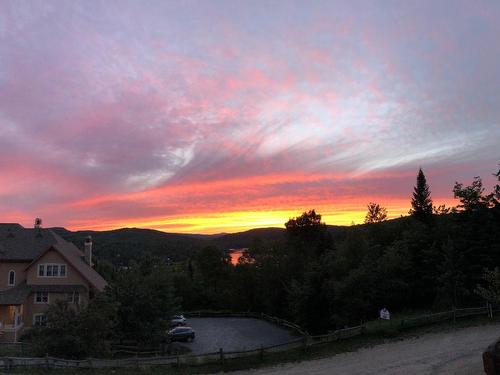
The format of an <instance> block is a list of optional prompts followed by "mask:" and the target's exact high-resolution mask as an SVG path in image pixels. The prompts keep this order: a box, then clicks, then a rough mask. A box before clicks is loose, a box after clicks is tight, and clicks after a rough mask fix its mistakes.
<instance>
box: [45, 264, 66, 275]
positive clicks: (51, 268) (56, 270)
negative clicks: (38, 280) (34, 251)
mask: <svg viewBox="0 0 500 375" xmlns="http://www.w3.org/2000/svg"><path fill="white" fill-rule="evenodd" d="M66 271H67V268H66V265H65V264H52V263H50V264H39V265H38V277H66Z"/></svg>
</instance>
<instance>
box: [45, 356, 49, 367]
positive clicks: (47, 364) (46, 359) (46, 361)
mask: <svg viewBox="0 0 500 375" xmlns="http://www.w3.org/2000/svg"><path fill="white" fill-rule="evenodd" d="M45 367H47V370H50V363H49V353H45Z"/></svg>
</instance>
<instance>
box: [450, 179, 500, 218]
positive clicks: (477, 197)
mask: <svg viewBox="0 0 500 375" xmlns="http://www.w3.org/2000/svg"><path fill="white" fill-rule="evenodd" d="M483 192H484V188H483V181H482V180H481V177H479V176H476V177H474V181H472V184H471V185H469V186H465V187H464V186H463V184H461V183H458V182H455V186H454V187H453V196H454V197H455V198H458V199H459V200H460V203H461V204H459V205H458V208H460V209H462V210H463V211H465V212H472V211H477V210H478V209H481V208H485V207H488V206H489V205H490V204H491V201H492V198H493V195H492V194H490V195H487V196H483Z"/></svg>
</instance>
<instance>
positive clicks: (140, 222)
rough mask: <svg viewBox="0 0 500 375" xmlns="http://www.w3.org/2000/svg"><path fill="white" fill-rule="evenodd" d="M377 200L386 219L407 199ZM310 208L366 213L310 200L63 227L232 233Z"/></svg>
mask: <svg viewBox="0 0 500 375" xmlns="http://www.w3.org/2000/svg"><path fill="white" fill-rule="evenodd" d="M358 201H359V200H358ZM363 201H364V199H363ZM366 201H367V202H369V201H370V199H367V200H366ZM373 201H377V200H373ZM377 202H378V201H377ZM450 203H453V202H452V201H446V202H445V204H446V205H447V206H449V205H450ZM380 204H381V205H382V206H384V207H386V208H387V210H388V218H389V219H393V218H397V217H400V216H406V215H408V210H409V202H408V200H407V199H405V200H393V201H392V202H391V203H389V204H383V203H382V202H381V201H380ZM440 204H441V203H440ZM310 209H315V210H316V212H317V213H319V214H321V215H322V221H323V222H325V223H326V224H329V225H352V224H353V223H354V224H362V223H363V221H364V218H365V215H366V205H365V204H363V205H359V204H353V203H346V204H345V205H344V207H341V206H340V205H339V204H334V205H326V204H322V205H318V204H317V205H313V204H311V206H310V207H308V208H295V209H276V210H266V209H262V210H248V211H244V210H241V211H224V212H200V213H190V214H186V215H176V216H170V217H150V218H138V219H132V220H116V221H111V220H108V221H102V220H99V221H97V220H96V221H95V222H91V221H87V222H78V223H74V224H70V225H68V226H67V228H68V229H70V230H101V231H102V230H112V229H118V228H124V227H128V228H131V227H134V228H144V229H155V230H159V231H164V232H171V233H191V234H193V233H198V234H216V233H235V232H241V231H246V230H250V229H255V228H267V227H278V228H284V224H285V222H286V221H287V220H288V219H290V218H293V217H296V216H299V215H301V214H302V212H304V211H308V210H310Z"/></svg>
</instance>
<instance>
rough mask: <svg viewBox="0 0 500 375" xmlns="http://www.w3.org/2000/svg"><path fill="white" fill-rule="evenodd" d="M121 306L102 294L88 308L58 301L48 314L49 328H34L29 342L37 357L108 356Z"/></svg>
mask: <svg viewBox="0 0 500 375" xmlns="http://www.w3.org/2000/svg"><path fill="white" fill-rule="evenodd" d="M117 309H118V304H117V303H116V302H114V301H113V300H112V299H110V298H109V295H107V294H106V293H99V294H98V295H97V296H96V297H94V298H93V299H91V300H90V301H89V303H88V305H86V306H74V305H70V304H68V303H67V302H65V301H61V300H56V301H55V302H54V303H52V304H51V305H50V306H49V309H48V311H47V326H45V327H35V328H34V329H33V330H31V331H30V332H28V334H27V335H26V339H28V340H29V341H31V343H32V344H33V348H34V351H35V353H36V354H37V355H45V354H46V353H48V354H50V355H53V356H60V357H64V358H86V357H89V356H102V355H103V354H109V349H110V348H109V345H108V343H109V342H110V341H111V339H113V338H114V335H115V333H116V330H115V327H116V323H117Z"/></svg>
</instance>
